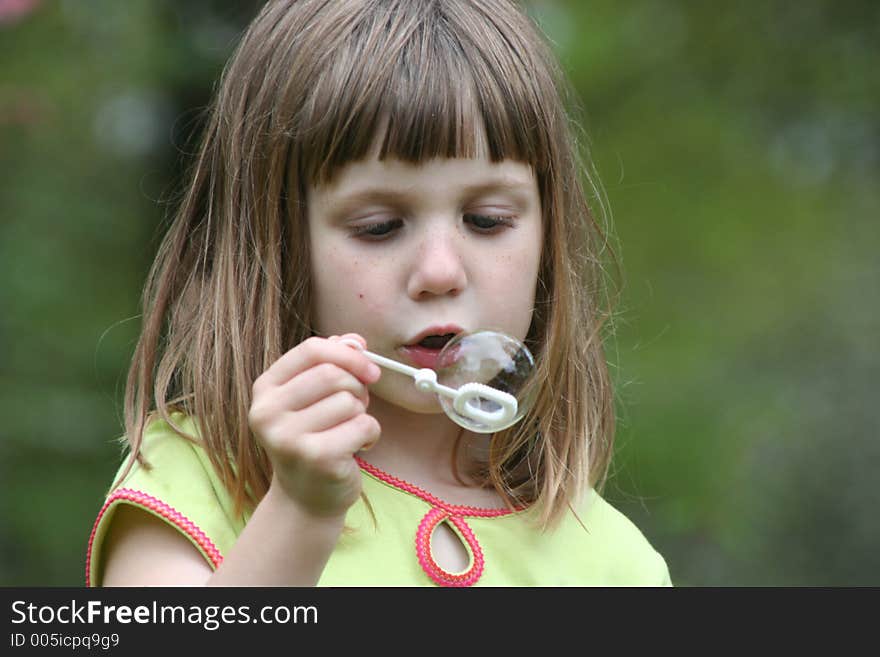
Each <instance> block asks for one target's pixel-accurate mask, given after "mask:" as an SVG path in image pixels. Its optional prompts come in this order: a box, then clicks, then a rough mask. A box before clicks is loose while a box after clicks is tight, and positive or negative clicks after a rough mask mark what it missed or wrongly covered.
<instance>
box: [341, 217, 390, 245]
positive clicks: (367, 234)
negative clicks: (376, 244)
mask: <svg viewBox="0 0 880 657" xmlns="http://www.w3.org/2000/svg"><path fill="white" fill-rule="evenodd" d="M401 226H403V220H402V219H391V220H390V221H378V222H376V223H372V224H366V225H363V226H355V227H354V228H353V229H352V235H353V236H354V237H363V238H365V239H367V240H371V241H379V240H381V239H384V238H387V237H388V236H389V235H391V233H392V232H394V231H395V230H397V229H399V228H400V227H401Z"/></svg>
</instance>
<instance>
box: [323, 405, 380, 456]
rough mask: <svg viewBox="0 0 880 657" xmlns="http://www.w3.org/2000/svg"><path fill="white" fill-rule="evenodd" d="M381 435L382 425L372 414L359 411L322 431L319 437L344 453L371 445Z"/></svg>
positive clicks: (357, 450) (353, 451) (355, 452)
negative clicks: (357, 413)
mask: <svg viewBox="0 0 880 657" xmlns="http://www.w3.org/2000/svg"><path fill="white" fill-rule="evenodd" d="M381 437H382V427H381V425H380V424H379V421H378V420H377V419H376V418H374V417H373V416H372V415H369V414H367V413H361V414H359V415H355V416H354V417H351V418H349V419H347V420H346V421H345V422H341V423H339V424H337V425H336V426H335V427H332V428H331V429H328V430H326V431H324V432H323V433H322V434H321V436H320V438H321V439H322V440H325V441H327V442H329V443H332V444H334V445H335V446H336V447H337V449H339V450H340V451H343V452H344V453H346V454H357V453H358V452H360V451H362V450H368V449H370V448H371V447H373V446H374V445H375V444H376V443H377V442H378V441H379V439H380V438H381Z"/></svg>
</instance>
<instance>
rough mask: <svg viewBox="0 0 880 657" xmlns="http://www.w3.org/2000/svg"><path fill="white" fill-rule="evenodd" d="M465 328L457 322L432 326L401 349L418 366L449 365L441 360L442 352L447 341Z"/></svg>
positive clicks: (433, 368) (434, 367) (436, 366)
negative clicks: (456, 323)
mask: <svg viewBox="0 0 880 657" xmlns="http://www.w3.org/2000/svg"><path fill="white" fill-rule="evenodd" d="M463 330H464V329H462V328H461V327H460V326H457V325H455V324H447V325H444V326H431V327H428V328H427V329H425V330H424V331H421V332H420V333H419V334H418V335H416V336H415V337H414V338H413V339H412V340H410V341H409V342H408V344H406V345H404V346H403V347H401V348H400V351H401V352H402V353H403V354H404V356H406V358H407V359H408V360H409V361H410V362H411V363H412V364H413V365H415V366H416V367H427V368H428V369H432V370H435V369H437V368H438V367H443V366H448V363H441V362H440V352H441V351H442V349H443V347H445V346H446V343H447V342H449V341H450V340H451V339H452V338H454V337H455V336H456V335H458V334H459V333H461V332H462V331H463Z"/></svg>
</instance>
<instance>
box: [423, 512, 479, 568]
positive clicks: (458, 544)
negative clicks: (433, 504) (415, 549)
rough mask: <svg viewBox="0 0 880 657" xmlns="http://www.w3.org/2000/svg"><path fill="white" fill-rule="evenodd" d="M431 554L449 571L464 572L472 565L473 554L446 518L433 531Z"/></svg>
mask: <svg viewBox="0 0 880 657" xmlns="http://www.w3.org/2000/svg"><path fill="white" fill-rule="evenodd" d="M431 555H432V556H433V557H434V561H435V562H436V563H437V565H438V566H440V567H441V568H442V569H443V570H445V571H446V572H447V573H453V574H456V573H463V572H464V571H465V570H467V569H468V567H469V566H470V565H471V554H470V552H469V551H468V549H467V547H466V546H465V544H464V542H463V541H462V538H461V536H459V534H458V532H456V531H455V530H454V529H453V528H452V527H451V526H450V525H449V523H448V522H447V521H445V520H444V521H443V522H439V523H437V526H436V527H434V531H433V532H431Z"/></svg>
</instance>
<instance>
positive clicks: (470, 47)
mask: <svg viewBox="0 0 880 657" xmlns="http://www.w3.org/2000/svg"><path fill="white" fill-rule="evenodd" d="M477 4H479V3H473V2H462V3H455V2H452V3H443V5H442V6H441V4H440V3H434V2H430V1H420V2H412V1H407V0H401V1H399V2H381V3H377V2H365V3H362V5H361V6H360V7H354V5H355V3H352V9H355V11H354V12H353V14H354V16H352V15H351V14H349V16H347V19H348V20H347V24H346V26H344V27H343V28H341V29H339V30H337V34H336V35H335V36H336V39H335V43H334V42H332V41H333V40H332V39H331V43H325V44H324V50H323V51H324V52H325V53H327V55H326V56H324V57H322V58H321V60H322V61H320V63H319V64H318V68H317V70H318V73H317V74H316V75H315V76H314V78H313V79H314V81H315V84H314V85H313V86H312V88H311V90H307V92H306V93H307V97H306V98H305V99H303V98H300V99H299V100H300V102H301V103H302V105H301V106H300V107H301V108H302V109H301V112H302V113H301V114H300V116H299V121H297V123H298V124H299V125H298V126H296V128H295V130H294V132H295V134H298V136H299V141H300V146H301V149H300V157H301V160H300V172H301V173H302V174H303V175H304V177H305V178H306V180H308V181H309V182H310V183H311V184H320V183H326V182H328V181H330V180H331V179H332V178H333V176H334V174H335V173H336V172H337V171H338V170H339V169H341V168H342V167H343V166H345V165H346V164H347V163H349V162H352V161H358V160H361V159H365V158H367V157H369V156H371V155H374V154H375V155H377V156H378V158H379V159H380V160H382V159H387V158H394V159H399V160H402V161H406V162H411V163H420V162H424V161H426V160H430V159H433V158H474V157H480V156H485V157H487V158H488V159H489V160H491V161H493V162H498V161H501V160H515V161H519V162H523V163H525V164H527V165H530V166H532V167H533V168H534V169H535V170H536V171H540V170H542V169H543V168H544V167H545V166H546V164H547V162H549V161H550V153H549V144H550V143H551V138H550V134H551V131H552V126H550V125H549V123H548V120H547V118H546V116H545V114H544V113H543V112H542V105H541V103H540V102H539V99H540V98H541V92H539V88H540V87H541V86H542V85H541V82H540V81H537V80H534V79H531V78H529V77H528V74H527V71H534V70H535V68H536V67H534V66H531V65H529V64H527V63H526V62H524V61H523V60H522V59H521V55H520V54H519V53H520V52H526V48H525V46H523V47H522V48H521V49H520V50H518V49H517V47H516V41H515V39H516V38H517V35H516V31H515V29H514V27H513V26H505V25H504V24H503V23H501V22H500V19H499V16H498V15H496V13H495V12H492V10H491V8H486V7H479V6H476V5H477ZM489 4H491V3H489ZM538 68H539V70H540V67H538Z"/></svg>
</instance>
